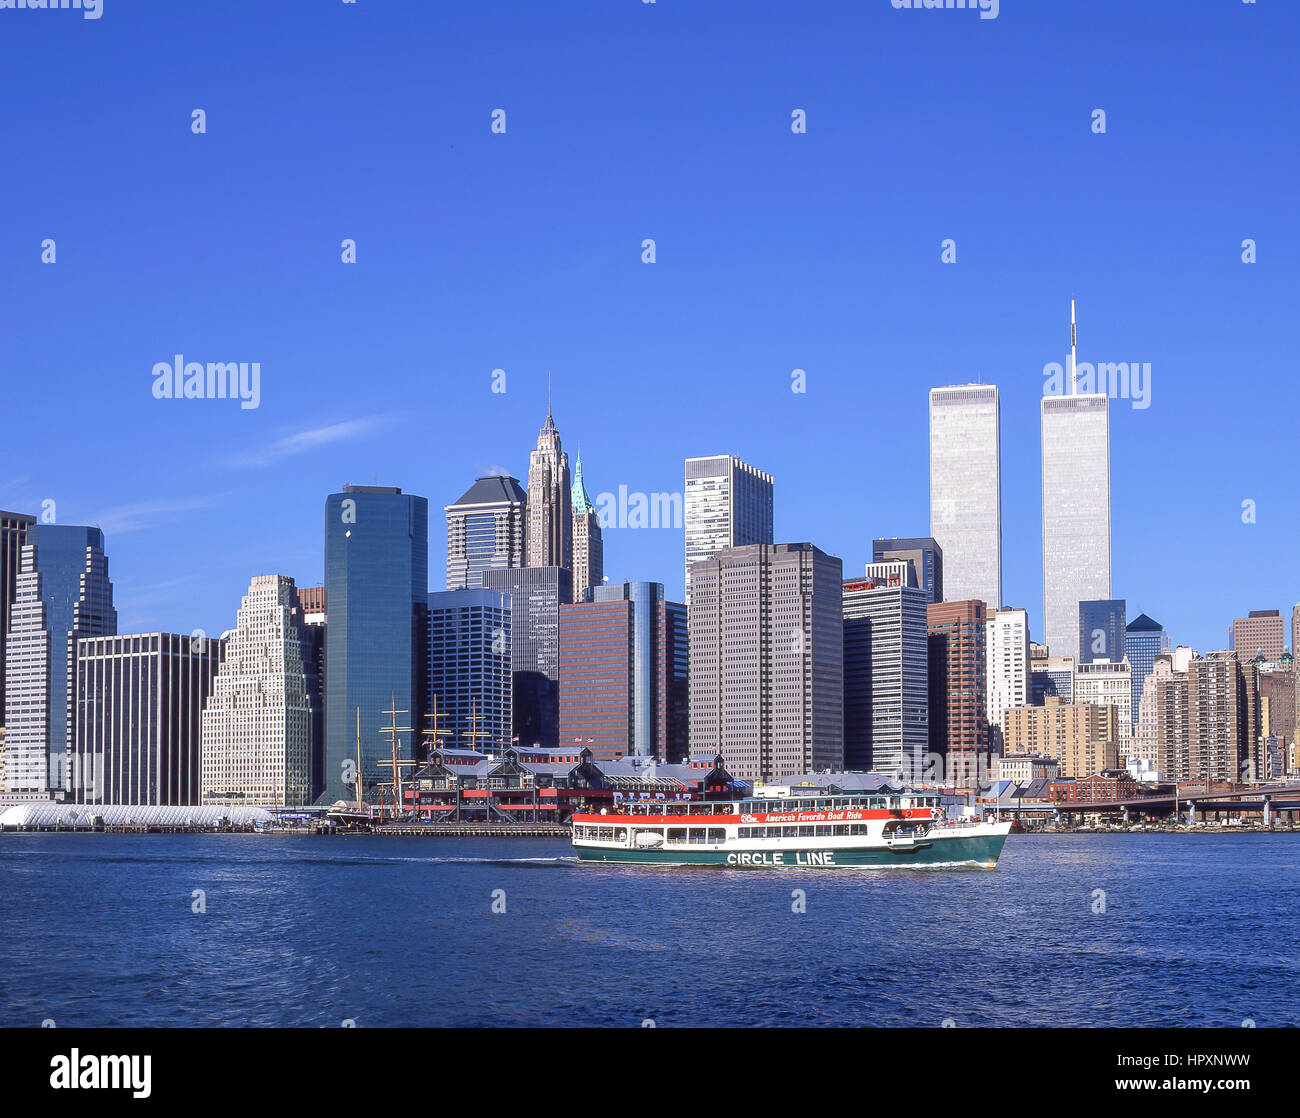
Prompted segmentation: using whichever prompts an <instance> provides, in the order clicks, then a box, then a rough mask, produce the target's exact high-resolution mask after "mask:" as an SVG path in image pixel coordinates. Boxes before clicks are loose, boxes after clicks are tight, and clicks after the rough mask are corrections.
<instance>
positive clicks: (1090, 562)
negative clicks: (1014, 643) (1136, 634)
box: [945, 299, 1111, 660]
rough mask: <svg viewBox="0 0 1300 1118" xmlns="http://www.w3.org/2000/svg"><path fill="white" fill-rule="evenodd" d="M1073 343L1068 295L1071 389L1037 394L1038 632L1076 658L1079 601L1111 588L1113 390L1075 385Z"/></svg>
mask: <svg viewBox="0 0 1300 1118" xmlns="http://www.w3.org/2000/svg"><path fill="white" fill-rule="evenodd" d="M1077 344H1078V339H1077V334H1076V327H1075V319H1074V300H1073V299H1071V300H1070V376H1069V385H1070V390H1069V394H1068V395H1063V396H1044V397H1043V400H1042V440H1043V639H1044V640H1045V641H1046V642H1047V645H1048V647H1049V648H1050V649H1051V653H1052V655H1053V656H1073V657H1075V659H1076V660H1077V659H1078V656H1079V603H1080V602H1082V601H1089V600H1095V599H1099V598H1109V597H1110V596H1111V594H1110V398H1109V397H1108V396H1106V395H1105V393H1080V392H1079V391H1078V388H1079V375H1078V367H1077V362H1076V357H1077ZM945 559H946V555H945ZM945 577H946V572H945Z"/></svg>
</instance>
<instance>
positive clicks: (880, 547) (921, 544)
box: [871, 536, 943, 605]
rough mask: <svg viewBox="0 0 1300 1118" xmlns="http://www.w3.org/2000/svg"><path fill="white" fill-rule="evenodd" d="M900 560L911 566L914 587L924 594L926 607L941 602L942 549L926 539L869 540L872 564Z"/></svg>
mask: <svg viewBox="0 0 1300 1118" xmlns="http://www.w3.org/2000/svg"><path fill="white" fill-rule="evenodd" d="M895 559H901V560H904V561H906V562H908V563H910V564H911V565H912V569H913V570H914V571H915V572H916V585H917V586H919V587H920V588H921V589H922V590H924V591H925V603H926V605H933V604H934V603H935V602H942V601H943V548H941V547H940V546H939V544H938V542H937V541H935V540H934V539H932V538H931V537H929V536H918V537H914V538H908V539H892V540H883V539H882V540H872V541H871V561H872V563H873V564H874V563H887V562H890V561H891V560H895Z"/></svg>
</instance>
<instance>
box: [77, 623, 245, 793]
mask: <svg viewBox="0 0 1300 1118" xmlns="http://www.w3.org/2000/svg"><path fill="white" fill-rule="evenodd" d="M221 656H222V642H221V641H219V640H213V639H212V638H211V637H202V636H198V635H193V636H190V635H186V634H181V633H133V634H131V635H123V636H106V637H86V638H83V639H81V640H78V642H77V655H76V691H75V694H76V697H77V706H76V710H75V712H74V715H73V725H74V731H73V743H74V749H75V758H76V763H75V764H74V765H73V766H72V767H71V773H72V787H71V788H70V789H69V791H70V793H71V794H72V797H73V798H74V799H75V800H76V802H77V803H82V804H145V805H149V806H153V807H158V806H168V807H172V806H197V805H199V804H201V803H202V799H201V790H200V789H201V775H200V774H201V764H200V754H201V751H202V729H201V727H202V722H203V704H204V703H205V702H206V701H207V699H208V696H209V695H211V693H212V685H213V681H214V680H215V678H216V674H217V669H218V667H219V666H220V664H221ZM250 694H252V693H251V692H250ZM236 802H247V801H236Z"/></svg>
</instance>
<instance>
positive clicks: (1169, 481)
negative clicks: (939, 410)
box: [0, 0, 1300, 649]
mask: <svg viewBox="0 0 1300 1118" xmlns="http://www.w3.org/2000/svg"><path fill="white" fill-rule="evenodd" d="M1298 32H1300V6H1298V5H1296V4H1294V3H1291V2H1289V0H1288V2H1283V0H1261V2H1260V3H1259V4H1255V5H1243V4H1240V3H1236V2H1235V0H1204V2H1199V3H1198V2H1185V0H1151V2H1146V3H1141V4H1135V3H1131V2H1129V0H1100V2H1088V3H1069V2H1066V0H1053V2H1050V3H1048V2H1034V3H1029V2H1027V0H1003V3H1002V4H1001V11H1000V14H999V17H998V18H997V19H995V20H981V19H979V17H978V15H977V14H976V13H973V12H957V11H951V12H949V11H917V12H912V11H895V10H893V8H892V7H891V6H890V3H889V0H851V2H842V3H832V2H815V0H810V2H809V3H807V4H790V3H775V2H769V0H748V2H745V3H711V2H705V0H690V2H686V0H659V2H658V3H656V4H653V5H650V4H643V3H641V2H640V0H589V2H581V3H580V2H567V0H554V2H551V3H523V2H516V3H475V4H453V3H445V4H431V3H425V2H416V0H408V2H398V0H386V2H381V0H359V2H358V3H356V4H354V5H349V4H344V3H341V2H334V0H311V2H307V0H275V2H274V3H272V2H264V3H253V2H251V0H243V2H239V0H231V2H225V3H187V4H178V3H175V2H170V0H104V14H103V17H102V18H101V19H99V20H85V19H83V18H82V16H81V14H80V13H78V12H74V11H54V12H51V11H8V10H6V11H0V93H2V94H3V104H4V110H3V112H2V113H0V145H2V146H0V150H2V151H3V159H4V173H3V180H2V181H3V185H2V186H0V197H2V198H3V201H4V219H3V221H2V222H0V277H2V280H0V290H2V292H3V294H2V296H0V369H3V376H4V391H3V415H2V416H0V440H3V441H2V442H0V507H6V508H14V509H20V510H35V509H38V508H39V506H40V503H41V501H43V500H45V499H54V500H55V501H56V502H57V515H58V519H59V520H60V521H61V522H63V523H99V524H101V525H102V527H103V528H104V529H105V531H106V533H107V536H108V549H109V562H110V570H111V573H112V576H113V579H114V582H115V584H116V592H117V604H118V609H119V613H120V623H121V627H122V629H123V631H131V630H141V629H156V628H161V629H165V630H177V631H185V632H188V631H189V630H191V629H193V628H203V629H205V630H208V631H210V632H217V631H220V630H222V629H224V628H227V627H229V626H230V625H231V624H233V621H234V614H235V610H236V608H237V606H238V602H239V597H240V595H241V594H242V593H243V591H244V590H245V589H246V587H247V584H248V580H249V577H250V576H252V575H254V574H258V573H267V572H283V573H286V574H290V575H293V576H294V577H295V578H297V579H298V580H299V582H300V583H303V584H314V583H316V582H318V581H320V579H321V566H322V522H323V516H324V513H323V509H324V501H325V496H326V494H327V493H329V492H331V491H335V490H337V489H338V488H339V487H340V486H341V485H342V484H343V483H345V482H349V481H352V482H362V483H373V482H376V481H377V482H379V483H380V484H390V485H400V486H402V487H403V488H404V489H405V490H407V491H409V492H414V493H419V494H422V495H424V496H427V497H428V498H429V502H430V506H431V515H430V522H431V529H432V531H431V537H432V538H431V541H430V543H431V546H430V563H431V579H430V585H431V588H433V589H441V587H442V560H443V553H444V539H443V528H442V514H441V509H442V506H443V505H445V504H447V503H448V502H449V501H451V500H454V499H455V498H456V497H457V496H459V495H460V493H461V492H462V491H463V490H464V489H466V488H467V487H468V485H469V484H470V482H471V481H472V480H473V478H474V477H475V475H476V474H477V473H479V472H485V471H488V470H491V469H492V468H504V469H506V470H508V471H510V472H512V473H514V474H515V475H516V476H519V477H524V476H525V473H526V470H527V453H528V450H529V449H530V447H531V446H532V445H533V443H534V441H535V439H536V436H537V430H538V428H539V427H540V425H541V423H542V420H543V418H544V415H545V409H546V377H547V373H548V372H550V373H551V374H552V375H553V378H554V409H555V417H556V421H557V423H558V425H559V428H560V431H561V434H562V436H563V438H564V441H565V445H566V447H567V448H568V449H569V450H570V452H571V453H572V452H573V451H574V450H576V448H577V447H578V445H579V444H580V445H581V448H582V454H583V463H584V467H585V471H586V476H587V480H588V485H589V488H590V489H591V490H592V492H593V494H595V493H598V492H599V491H601V490H611V491H612V490H615V489H617V487H618V486H619V485H620V484H623V485H627V486H628V487H629V489H630V490H633V491H638V490H640V491H656V490H676V489H679V488H680V486H681V476H682V460H683V458H685V457H686V456H689V455H694V454H712V453H720V452H732V453H735V454H738V455H740V456H742V457H743V458H745V459H746V460H748V461H750V462H753V463H754V464H756V465H758V466H760V467H762V468H764V469H766V470H769V471H771V472H772V473H773V474H775V475H776V479H777V490H776V493H777V498H776V501H777V503H776V533H777V538H778V539H779V540H803V539H810V540H812V541H813V542H815V543H816V544H818V545H819V546H820V547H822V548H824V549H825V550H827V551H830V552H832V553H834V554H836V555H839V556H841V557H842V558H843V560H844V564H845V570H846V572H848V573H853V572H856V571H858V570H860V569H861V566H862V564H863V563H864V562H866V561H867V560H868V559H869V558H870V548H871V539H872V538H873V537H874V536H878V535H914V534H915V535H923V534H925V533H926V532H927V531H928V508H927V501H928V488H927V447H926V438H927V418H926V393H927V390H928V389H929V388H930V387H931V386H932V385H937V384H947V383H953V382H963V381H967V380H972V379H977V378H978V379H982V380H985V381H989V382H992V383H996V384H997V385H998V386H999V387H1000V389H1001V395H1002V409H1003V410H1002V425H1003V426H1002V431H1003V479H1004V498H1003V500H1004V510H1005V511H1004V541H1003V543H1004V587H1005V596H1006V601H1007V604H1019V605H1024V606H1026V607H1028V608H1029V610H1030V615H1031V625H1032V628H1033V631H1034V634H1035V636H1040V635H1041V614H1042V584H1041V583H1042V579H1041V542H1040V513H1041V508H1040V505H1041V500H1040V489H1039V484H1040V483H1039V435H1038V401H1039V397H1040V395H1041V391H1042V384H1043V377H1042V367H1043V365H1044V364H1045V363H1046V362H1049V361H1056V360H1060V359H1061V358H1062V356H1063V355H1064V353H1065V349H1066V346H1067V342H1068V308H1069V299H1070V297H1071V296H1072V295H1073V296H1074V297H1075V298H1076V299H1077V300H1078V305H1079V317H1080V327H1079V335H1080V358H1081V359H1082V360H1094V361H1096V360H1136V361H1149V362H1151V364H1152V378H1153V383H1152V398H1151V406H1150V408H1148V409H1146V410H1133V409H1132V408H1130V407H1129V406H1128V404H1127V403H1126V402H1123V401H1119V402H1117V403H1116V404H1114V405H1113V410H1112V417H1113V418H1112V478H1113V483H1112V484H1113V494H1114V511H1113V523H1114V527H1113V556H1114V559H1113V567H1114V592H1115V594H1116V595H1117V596H1121V597H1126V598H1127V599H1128V601H1129V613H1130V616H1134V615H1136V614H1137V613H1138V612H1139V611H1140V610H1144V611H1146V612H1148V613H1150V614H1151V615H1152V616H1154V617H1155V618H1157V619H1158V620H1160V621H1162V622H1164V623H1165V625H1166V626H1167V628H1169V630H1170V631H1171V634H1172V636H1173V638H1174V640H1175V641H1177V642H1185V643H1191V644H1195V645H1197V646H1198V647H1200V648H1202V649H1207V648H1218V647H1223V646H1224V644H1225V643H1226V628H1227V625H1228V622H1229V621H1230V619H1231V618H1232V617H1233V616H1235V615H1237V614H1239V613H1244V612H1245V611H1247V610H1248V609H1251V608H1279V609H1282V610H1284V611H1289V609H1290V606H1291V605H1292V603H1294V602H1295V601H1296V600H1297V598H1298V597H1300V578H1298V577H1297V573H1296V563H1295V559H1294V557H1295V555H1296V552H1297V547H1298V545H1300V517H1297V515H1296V500H1295V454H1296V451H1295V446H1294V426H1295V417H1296V416H1297V414H1300V389H1297V387H1296V373H1295V353H1294V348H1293V344H1292V343H1293V341H1294V336H1295V329H1294V320H1295V306H1296V295H1297V292H1298V291H1300V283H1298V282H1297V280H1298V279H1300V275H1298V269H1297V249H1298V247H1300V243H1298V242H1300V238H1298V237H1297V232H1298V230H1297V220H1296V183H1297V154H1296V143H1295V141H1296V136H1297V135H1298V134H1300V128H1298V127H1297V124H1298V123H1300V122H1298V121H1297V104H1296V89H1297V86H1296V82H1295V61H1296V60H1295V44H1296V41H1297V33H1298ZM195 108H202V109H204V110H205V111H206V113H207V127H208V131H207V134H206V135H194V134H193V133H192V132H191V128H190V123H191V112H192V110H193V109H195ZM496 108H503V109H505V110H506V113H507V132H506V134H505V135H493V134H492V133H491V131H490V128H489V124H490V115H491V113H492V110H494V109H496ZM796 108H798V109H803V110H805V111H806V112H807V118H808V126H807V134H806V135H794V134H792V132H791V130H790V114H791V111H792V110H793V109H796ZM1095 108H1103V109H1104V110H1105V111H1106V113H1107V133H1106V134H1105V135H1094V134H1093V133H1092V131H1091V129H1090V122H1091V113H1092V111H1093V110H1094V109H1095ZM47 237H49V238H54V239H55V241H56V243H57V263H56V264H54V265H46V264H42V263H41V260H40V251H41V242H42V241H43V240H44V239H45V238H47ZM345 237H351V238H355V239H356V242H357V246H358V262H357V263H356V264H355V265H344V264H343V263H341V262H340V259H339V255H340V242H341V241H342V239H343V238H345ZM646 237H653V238H655V240H656V241H657V245H658V262H657V263H656V264H654V265H645V264H642V263H641V260H640V252H641V249H640V245H641V241H642V239H643V238H646ZM949 237H950V238H953V239H954V240H955V241H956V243H957V254H958V259H957V263H956V264H955V265H944V264H942V263H941V262H940V242H941V241H942V240H943V239H944V238H949ZM1246 237H1251V238H1254V239H1255V240H1256V241H1257V242H1258V257H1259V262H1258V263H1256V264H1254V265H1249V266H1248V265H1245V264H1243V263H1241V260H1240V256H1241V248H1240V244H1241V241H1242V240H1243V238H1246ZM176 353H182V354H184V355H185V356H186V357H187V358H189V359H192V360H200V361H224V360H232V361H259V362H260V363H261V369H262V380H261V396H262V398H261V406H260V407H259V408H257V409H256V410H241V409H240V408H239V407H238V406H237V405H235V404H233V403H231V402H229V401H219V400H218V401H198V400H192V401H166V400H161V401H160V400H156V399H154V397H153V395H152V393H151V387H152V384H153V379H152V375H151V370H152V367H153V365H154V364H155V362H159V361H170V360H171V358H172V356H173V355H174V354H176ZM495 368H503V369H505V370H506V373H507V381H506V384H507V391H506V393H505V394H504V395H496V394H493V393H492V391H491V372H492V370H493V369H495ZM795 368H801V369H804V370H806V371H807V388H808V390H807V393H806V395H795V394H793V393H792V392H791V391H790V383H791V381H790V376H791V370H793V369H795ZM1244 500H1253V501H1254V502H1256V508H1257V514H1256V516H1257V519H1256V522H1255V523H1253V524H1243V523H1242V513H1241V509H1242V502H1243V501H1244ZM606 541H607V542H606V564H607V572H608V574H609V575H610V576H611V577H612V578H616V579H617V578H644V579H657V580H661V581H663V582H664V583H666V584H667V587H668V589H669V592H670V594H672V595H674V596H676V595H679V594H680V593H681V586H682V539H681V533H680V532H679V531H670V530H628V529H624V530H610V531H608V532H607V534H606Z"/></svg>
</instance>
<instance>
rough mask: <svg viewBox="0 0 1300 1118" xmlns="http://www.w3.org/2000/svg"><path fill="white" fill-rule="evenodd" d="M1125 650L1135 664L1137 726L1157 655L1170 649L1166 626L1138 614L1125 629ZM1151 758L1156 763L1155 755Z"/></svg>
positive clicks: (1134, 715) (1135, 720)
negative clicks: (1148, 677) (1148, 680)
mask: <svg viewBox="0 0 1300 1118" xmlns="http://www.w3.org/2000/svg"><path fill="white" fill-rule="evenodd" d="M1124 651H1125V654H1126V655H1127V656H1128V659H1129V663H1130V664H1132V665H1133V725H1134V726H1136V725H1137V724H1138V715H1139V713H1140V711H1141V709H1142V691H1143V689H1144V688H1145V687H1146V682H1147V676H1149V675H1150V674H1151V673H1152V672H1153V671H1154V670H1155V664H1156V657H1157V656H1159V655H1161V654H1162V653H1165V652H1168V651H1169V637H1168V636H1166V635H1165V630H1164V626H1163V625H1161V624H1160V623H1159V622H1158V621H1153V620H1152V619H1151V618H1149V617H1148V616H1147V615H1146V614H1145V613H1140V614H1138V615H1137V617H1135V618H1133V620H1132V621H1130V622H1129V623H1128V625H1127V626H1126V627H1125V629H1124ZM1150 760H1151V761H1152V762H1153V763H1154V762H1155V757H1154V756H1152V757H1151V758H1150Z"/></svg>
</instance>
